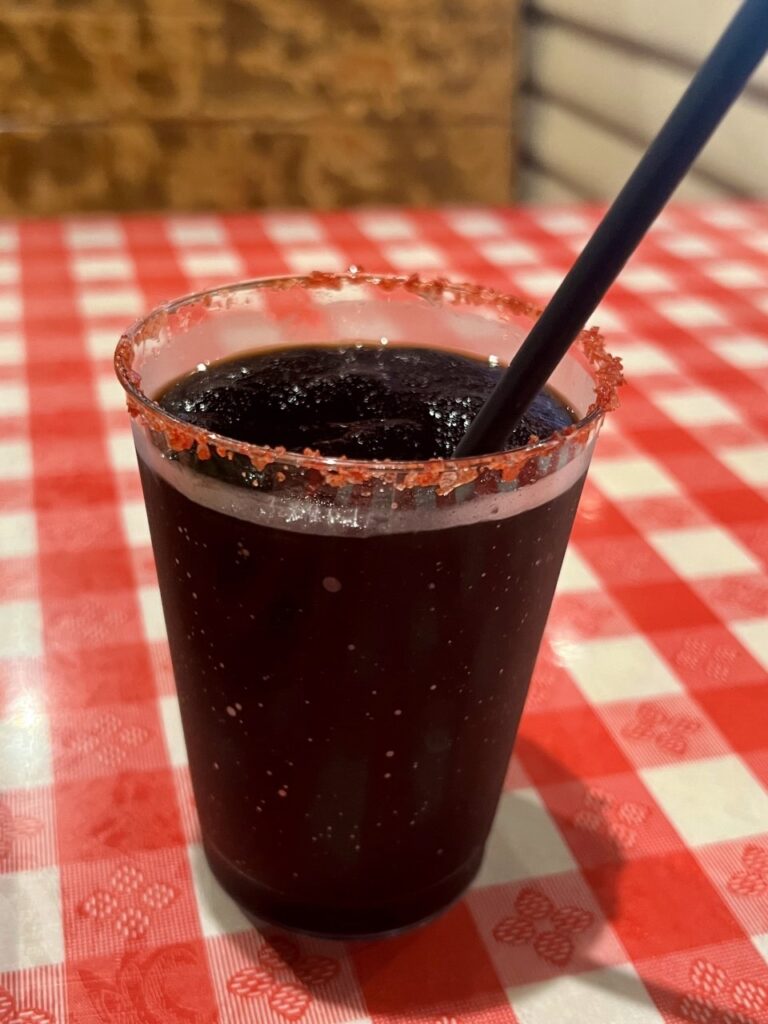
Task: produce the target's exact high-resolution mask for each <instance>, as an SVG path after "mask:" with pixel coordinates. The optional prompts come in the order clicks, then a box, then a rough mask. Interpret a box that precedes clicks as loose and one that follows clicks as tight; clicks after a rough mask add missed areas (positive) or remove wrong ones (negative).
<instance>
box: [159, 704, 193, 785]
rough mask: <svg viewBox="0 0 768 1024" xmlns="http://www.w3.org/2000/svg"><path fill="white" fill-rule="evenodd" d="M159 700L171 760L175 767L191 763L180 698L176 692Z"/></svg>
mask: <svg viewBox="0 0 768 1024" xmlns="http://www.w3.org/2000/svg"><path fill="white" fill-rule="evenodd" d="M159 700H160V720H161V721H162V723H163V733H164V735H165V745H166V747H167V748H168V757H169V758H170V762H171V764H172V765H173V766H174V767H175V768H176V767H179V766H180V765H185V764H189V759H188V757H187V744H186V742H185V740H184V730H183V728H182V725H181V713H180V711H179V701H178V698H177V697H176V695H175V694H174V695H173V696H168V697H160V699H159Z"/></svg>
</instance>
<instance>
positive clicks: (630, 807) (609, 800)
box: [572, 786, 651, 849]
mask: <svg viewBox="0 0 768 1024" xmlns="http://www.w3.org/2000/svg"><path fill="white" fill-rule="evenodd" d="M650 813H651V809H650V807H648V806H647V805H646V804H641V803H637V802H636V801H634V800H621V799H619V798H618V797H616V796H614V795H613V794H612V793H609V792H608V791H607V790H605V789H601V788H599V787H597V786H595V787H593V788H590V789H588V790H587V791H586V793H585V794H584V799H583V801H582V804H581V807H580V808H579V810H578V811H577V812H576V813H575V814H574V816H573V819H572V824H573V825H574V826H575V827H576V828H580V829H584V830H585V831H587V832H595V833H597V834H598V835H603V836H607V837H608V838H609V839H611V840H612V841H613V842H615V843H616V844H617V845H618V846H620V847H622V848H624V849H631V848H632V847H633V846H634V845H635V843H636V842H637V839H638V835H639V830H640V829H641V827H642V825H643V823H644V822H645V821H646V820H647V818H648V816H649V814H650Z"/></svg>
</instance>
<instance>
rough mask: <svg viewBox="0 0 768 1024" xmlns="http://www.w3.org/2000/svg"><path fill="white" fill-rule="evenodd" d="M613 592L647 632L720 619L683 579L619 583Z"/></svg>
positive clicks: (702, 623) (701, 624)
mask: <svg viewBox="0 0 768 1024" xmlns="http://www.w3.org/2000/svg"><path fill="white" fill-rule="evenodd" d="M612 593H613V595H614V596H615V598H616V599H617V600H618V601H619V602H620V604H621V607H622V608H623V609H625V611H626V612H628V613H629V615H631V617H632V619H633V620H634V622H635V623H636V624H637V625H638V626H639V627H640V629H642V630H644V631H645V632H646V633H653V632H655V631H656V630H660V629H670V628H673V627H681V628H689V627H692V626H708V625H711V624H713V623H717V621H718V619H717V616H716V615H715V614H714V612H713V611H712V610H711V609H710V608H709V607H708V606H707V605H706V604H705V603H704V602H703V601H702V600H701V599H700V598H699V597H697V596H696V594H695V593H694V592H693V590H692V589H691V588H690V587H689V586H688V585H687V584H686V583H684V582H683V581H682V580H675V581H669V582H666V583H643V584H639V585H638V586H634V587H625V586H618V587H616V586H615V587H613V588H612Z"/></svg>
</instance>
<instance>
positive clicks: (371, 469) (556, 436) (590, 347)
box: [114, 266, 624, 484]
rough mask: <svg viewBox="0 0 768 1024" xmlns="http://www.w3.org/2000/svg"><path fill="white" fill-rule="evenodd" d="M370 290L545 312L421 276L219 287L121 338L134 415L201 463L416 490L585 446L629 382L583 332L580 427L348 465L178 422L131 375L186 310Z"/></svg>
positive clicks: (121, 362)
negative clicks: (406, 478) (246, 298)
mask: <svg viewBox="0 0 768 1024" xmlns="http://www.w3.org/2000/svg"><path fill="white" fill-rule="evenodd" d="M361 284H364V285H372V286H374V287H378V288H380V289H381V291H382V293H383V294H384V295H386V294H389V293H391V292H393V291H396V290H402V291H404V292H407V293H410V294H411V295H414V296H416V297H418V298H422V299H426V300H429V301H431V302H433V303H434V302H437V301H442V302H444V303H445V304H446V305H451V306H464V307H475V308H485V309H486V310H490V311H492V312H494V313H496V315H497V316H498V318H499V320H501V321H504V320H507V321H509V320H511V319H513V318H515V317H528V318H530V319H532V320H535V319H537V318H538V317H539V316H540V315H541V309H539V308H538V307H537V306H535V305H534V304H532V303H530V302H528V301H527V300H525V299H522V298H520V297H518V296H515V295H512V294H509V293H505V292H501V291H498V290H497V289H495V288H489V287H485V286H482V285H475V284H470V283H467V282H453V281H450V280H448V279H447V278H443V277H438V278H422V277H420V276H419V275H417V274H411V275H404V274H390V273H382V274H376V273H365V272H363V271H362V270H360V269H359V268H357V267H355V266H352V267H350V268H349V270H348V271H346V272H344V273H326V272H320V271H314V272H312V273H309V274H281V275H274V276H267V277H257V278H251V279H248V280H244V281H238V282H235V283H233V284H228V285H223V286H218V287H214V288H209V289H203V290H201V291H197V292H192V293H189V294H187V295H183V296H180V297H179V298H176V299H173V300H171V301H168V302H163V303H159V304H158V305H157V306H155V307H154V308H153V309H152V310H150V311H149V312H148V313H147V314H146V315H145V316H143V317H141V318H139V319H138V320H136V321H134V322H133V323H132V324H131V325H130V326H129V327H128V328H127V329H126V331H125V332H124V333H123V334H122V335H121V337H120V340H119V341H118V344H117V347H116V349H115V354H114V367H115V372H116V374H117V378H118V380H119V381H120V384H121V386H122V387H123V390H124V391H125V393H126V400H127V405H128V411H129V413H130V414H131V416H132V417H133V418H134V419H137V420H139V421H140V422H142V423H143V424H144V425H145V426H147V427H148V428H149V429H150V430H152V431H159V432H160V433H162V434H164V435H165V438H166V441H167V443H168V445H169V447H170V448H171V449H172V450H174V451H184V450H189V449H191V448H192V447H193V446H195V445H196V446H197V457H198V458H199V459H201V460H203V459H207V458H210V457H211V452H212V450H213V451H215V452H216V454H217V455H219V456H222V457H229V458H231V457H232V456H233V455H241V456H245V457H246V458H248V459H250V461H251V462H252V463H253V464H254V466H256V467H257V468H259V469H263V468H264V466H266V465H268V464H269V463H272V462H279V463H281V464H284V465H288V466H291V467H294V468H297V469H316V470H320V472H321V473H322V474H323V475H324V476H325V477H326V478H328V479H329V482H334V481H335V482H337V483H341V482H359V481H360V480H362V479H367V478H369V477H371V476H380V475H387V476H389V475H391V474H397V475H402V474H406V475H412V476H413V475H414V474H415V475H416V477H418V478H419V479H416V478H414V481H413V482H414V484H422V483H427V482H429V481H431V480H437V479H439V478H442V477H444V476H445V474H449V475H450V474H458V475H459V476H464V475H465V474H466V473H467V472H470V473H471V475H473V476H476V475H477V473H478V472H480V471H482V470H483V469H487V470H495V469H499V470H502V471H505V470H506V471H508V472H509V471H512V470H513V467H514V466H518V467H519V466H521V465H522V464H524V463H525V462H526V461H527V460H528V459H530V458H539V457H541V456H542V455H549V454H551V453H553V452H555V451H557V450H558V449H559V448H560V447H562V445H563V444H564V443H565V441H566V440H571V441H574V440H575V441H576V442H578V441H579V440H580V439H582V438H583V443H586V441H587V439H588V438H589V437H590V436H591V435H592V433H593V431H594V429H595V428H596V427H597V426H598V425H599V423H600V421H601V420H602V418H603V417H604V416H605V414H606V412H609V411H611V410H613V409H615V408H616V406H617V405H618V397H617V392H618V388H619V387H620V386H621V385H622V384H623V383H624V378H623V373H622V366H621V360H620V359H619V358H617V357H616V356H612V355H610V353H608V351H607V350H606V348H605V341H604V338H603V336H602V335H601V334H600V331H599V329H598V328H596V327H593V328H587V329H585V330H582V331H581V332H580V333H579V335H578V337H577V338H576V340H575V341H574V342H573V344H572V345H571V347H570V349H569V350H568V352H569V354H570V353H571V352H573V351H575V352H576V353H578V354H579V355H580V356H581V357H582V360H583V361H584V362H586V366H587V369H588V372H589V373H590V374H591V376H592V379H593V383H594V401H593V402H592V404H591V405H590V407H589V409H588V410H587V412H586V413H585V415H584V416H583V417H582V418H581V419H580V420H578V421H577V422H576V423H573V424H571V425H569V426H568V427H565V428H563V429H561V430H558V431H555V432H554V433H552V434H550V435H549V437H547V438H546V439H544V440H542V441H535V442H532V443H530V444H528V445H525V446H522V447H518V448H510V449H506V450H504V451H501V452H491V453H487V454H484V455H469V456H463V457H461V458H433V459H404V460H388V459H349V458H346V457H344V456H332V457H331V456H323V455H320V454H319V453H317V452H312V451H310V450H308V449H305V451H304V452H301V453H299V452H289V451H286V450H285V449H283V448H280V447H270V446H267V445H256V444H250V443H248V442H244V441H238V440H237V439H236V438H231V437H228V436H226V435H223V434H218V433H216V432H214V431H210V430H206V429H205V428H204V427H200V426H195V425H194V424H191V423H188V422H186V421H184V420H181V419H179V418H177V417H176V416H173V415H172V414H171V413H169V412H167V411H166V410H165V409H163V408H162V406H160V405H159V404H158V403H157V402H156V401H155V400H154V399H152V398H150V397H149V395H147V394H146V393H145V392H144V391H143V390H142V388H141V376H140V374H139V373H138V372H137V371H136V370H134V369H133V367H132V365H131V362H132V359H133V355H134V353H135V351H136V348H137V347H138V345H139V344H141V343H142V341H144V340H145V339H146V338H147V337H151V336H152V334H153V333H154V332H153V330H152V328H153V327H158V328H159V327H161V326H162V324H163V323H164V322H167V321H168V319H169V318H171V317H173V316H174V315H176V314H178V313H179V312H181V311H183V310H184V309H185V307H194V306H195V305H197V304H203V305H205V306H206V307H209V308H210V307H214V306H215V307H216V308H222V309H223V308H227V307H228V306H230V305H232V304H233V302H232V298H233V297H237V296H239V295H241V293H243V292H251V291H254V292H255V291H259V290H264V289H268V288H272V289H275V290H279V291H287V290H290V289H291V288H305V289H306V288H315V289H332V290H335V291H341V290H342V289H343V288H344V287H345V286H350V285H361Z"/></svg>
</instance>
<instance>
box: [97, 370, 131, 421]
mask: <svg viewBox="0 0 768 1024" xmlns="http://www.w3.org/2000/svg"><path fill="white" fill-rule="evenodd" d="M96 394H97V395H98V398H99V405H100V406H101V408H102V409H104V410H105V411H106V412H111V411H113V410H115V409H125V392H124V391H123V389H122V387H121V386H120V382H119V381H118V379H117V377H116V376H115V375H114V373H111V372H110V373H103V374H101V375H100V376H99V377H97V379H96Z"/></svg>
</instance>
